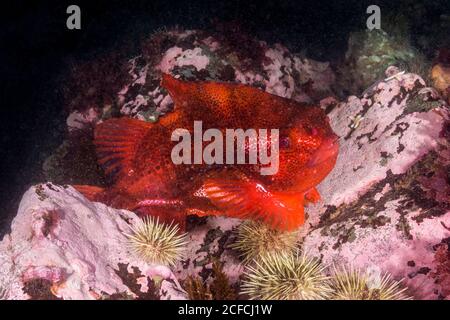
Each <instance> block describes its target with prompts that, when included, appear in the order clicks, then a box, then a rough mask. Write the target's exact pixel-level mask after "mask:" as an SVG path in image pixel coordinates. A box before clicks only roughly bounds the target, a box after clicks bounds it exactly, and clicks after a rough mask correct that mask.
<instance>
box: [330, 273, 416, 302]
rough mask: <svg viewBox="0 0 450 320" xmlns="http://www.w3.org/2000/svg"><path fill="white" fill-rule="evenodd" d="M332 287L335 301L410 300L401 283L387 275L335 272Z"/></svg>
mask: <svg viewBox="0 0 450 320" xmlns="http://www.w3.org/2000/svg"><path fill="white" fill-rule="evenodd" d="M332 286H333V289H334V291H335V293H334V295H333V299H335V300H410V299H411V297H409V296H408V295H407V294H406V288H403V287H402V286H401V281H395V280H394V279H392V276H391V275H390V274H388V273H385V274H384V275H378V276H375V277H371V276H369V274H368V273H367V272H362V271H360V270H353V269H346V268H341V269H340V270H335V272H334V276H333V281H332Z"/></svg>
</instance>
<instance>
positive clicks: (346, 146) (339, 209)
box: [303, 73, 450, 299]
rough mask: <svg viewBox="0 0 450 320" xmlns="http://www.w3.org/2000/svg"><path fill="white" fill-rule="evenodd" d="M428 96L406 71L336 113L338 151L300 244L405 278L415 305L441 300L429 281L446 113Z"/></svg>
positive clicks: (445, 188)
mask: <svg viewBox="0 0 450 320" xmlns="http://www.w3.org/2000/svg"><path fill="white" fill-rule="evenodd" d="M430 92H433V90H432V89H430V88H425V83H424V81H423V80H422V79H421V78H420V77H419V76H417V75H414V74H409V73H406V74H401V75H398V76H397V77H394V78H392V79H390V80H388V81H383V82H380V83H379V84H378V85H377V86H376V87H375V88H373V90H371V91H370V92H368V93H366V94H365V95H364V96H363V97H361V98H358V97H355V96H352V97H349V98H348V99H347V100H346V101H345V102H342V103H339V104H337V105H336V106H335V108H334V109H333V110H332V111H331V112H330V114H329V117H330V119H331V122H332V127H333V129H334V130H335V132H336V133H337V134H338V135H340V137H341V140H340V154H339V158H338V161H337V163H336V166H335V168H334V169H333V171H332V172H331V174H330V175H329V176H328V177H327V178H326V180H325V181H324V182H323V183H322V184H320V185H319V191H320V193H321V195H322V199H323V201H322V202H321V203H320V204H318V205H316V206H314V207H310V208H309V209H308V214H309V220H308V222H307V224H308V228H309V230H308V231H306V230H305V231H304V232H305V233H307V235H306V237H305V238H304V239H303V249H304V250H305V251H307V252H309V253H310V254H311V255H314V256H317V257H319V258H321V260H322V262H323V263H325V264H337V265H344V266H353V267H355V268H359V269H363V270H368V269H376V270H378V271H383V272H389V273H391V274H392V275H393V276H394V277H396V278H398V279H401V278H405V279H406V281H405V284H407V285H408V287H409V288H410V291H411V294H412V295H413V296H414V297H415V298H417V299H424V298H425V299H436V298H440V297H443V295H442V290H441V288H440V286H439V285H438V284H436V283H435V280H434V279H433V278H432V277H430V274H431V272H432V271H433V270H435V269H436V267H437V264H436V262H435V261H434V260H435V259H434V256H435V250H436V247H437V246H438V245H439V244H440V243H445V242H446V241H448V239H449V237H450V228H449V227H450V186H449V169H450V143H449V134H450V131H449V130H450V123H449V109H448V106H447V105H446V104H445V102H444V101H442V100H440V99H439V98H438V97H436V98H435V99H430V98H429V94H430Z"/></svg>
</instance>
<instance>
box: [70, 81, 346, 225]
mask: <svg viewBox="0 0 450 320" xmlns="http://www.w3.org/2000/svg"><path fill="white" fill-rule="evenodd" d="M161 84H162V86H163V87H164V88H165V89H167V90H168V92H169V94H170V96H171V97H172V99H173V101H174V103H175V106H174V111H173V112H171V113H169V114H167V115H165V116H163V117H161V119H160V120H159V122H157V123H154V124H151V123H147V122H143V121H139V120H134V119H129V118H119V119H110V120H107V121H105V122H103V123H101V124H99V125H98V126H97V127H96V130H95V144H96V146H97V153H98V157H99V163H100V164H101V165H103V166H104V168H105V172H106V173H107V174H110V175H112V176H113V177H114V183H113V184H112V185H111V186H110V187H109V188H107V189H104V190H103V189H99V188H95V187H93V188H91V187H87V186H76V187H77V188H78V189H79V190H80V191H81V192H83V193H85V195H87V196H88V198H90V199H91V200H94V201H100V202H104V203H106V204H108V205H110V206H113V207H117V208H124V209H129V210H134V211H137V212H138V213H141V214H143V215H145V214H151V215H157V216H159V217H160V218H161V219H163V220H165V221H170V220H175V221H177V222H179V223H180V224H181V226H182V227H183V226H184V222H185V218H186V215H187V214H196V215H199V216H202V215H225V216H231V217H238V218H244V219H255V220H262V221H264V222H266V223H268V224H269V225H271V226H272V227H274V228H278V229H281V230H293V229H296V228H298V227H300V226H301V225H302V224H303V223H304V210H303V205H304V204H305V203H307V202H315V201H317V200H319V199H320V196H319V194H318V192H317V191H316V190H315V188H314V187H315V186H316V185H317V184H318V183H319V182H321V181H322V180H323V179H324V178H325V177H326V176H327V175H328V173H329V172H330V171H331V170H332V169H333V167H334V164H335V162H336V159H337V155H338V142H337V136H336V135H335V134H334V133H333V131H332V129H331V127H330V125H329V121H328V118H327V116H326V115H325V113H324V111H323V110H322V109H320V108H318V107H314V106H308V107H305V106H302V105H299V104H298V103H297V102H295V101H293V100H289V99H285V98H281V97H278V96H274V95H271V94H268V93H266V92H263V91H261V90H259V89H257V88H253V87H250V86H246V85H241V84H231V83H218V82H206V81H202V82H186V81H181V80H178V79H175V78H174V77H172V76H170V75H167V74H163V77H162V81H161ZM194 121H202V127H203V131H205V130H207V129H209V128H216V129H219V130H221V131H222V133H223V136H224V139H223V140H224V142H225V129H238V128H240V129H244V130H246V129H256V130H257V129H268V131H269V132H270V129H279V135H280V144H279V148H280V149H279V170H278V172H277V173H276V174H274V175H261V172H260V169H261V165H259V164H257V165H254V164H253V165H252V164H234V165H206V164H191V165H189V164H180V165H175V164H174V163H173V162H172V160H171V152H172V148H173V147H174V146H175V145H176V144H177V143H178V142H173V141H171V135H172V132H173V131H174V130H175V129H177V128H184V129H187V130H189V131H190V132H191V135H192V137H193V124H194ZM208 143H209V142H204V143H203V147H205V146H206V145H207V144H208ZM192 145H193V141H192ZM224 153H225V146H224ZM191 155H192V158H193V155H194V153H193V150H191ZM266 166H267V165H266Z"/></svg>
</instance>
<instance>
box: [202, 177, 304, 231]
mask: <svg viewBox="0 0 450 320" xmlns="http://www.w3.org/2000/svg"><path fill="white" fill-rule="evenodd" d="M202 192H203V193H204V194H205V196H206V197H207V198H208V199H209V200H210V201H211V202H212V204H213V205H214V206H216V207H217V208H218V209H220V210H221V211H223V213H224V215H227V216H229V217H233V218H240V219H253V220H259V221H263V222H265V223H267V224H268V225H270V226H271V227H273V228H275V229H279V230H286V231H288V230H295V229H297V228H298V227H300V226H301V225H302V224H303V223H304V220H305V216H304V209H303V199H304V195H303V194H301V193H296V194H293V193H289V194H288V193H274V192H270V191H268V190H266V189H265V188H264V186H262V185H261V184H259V183H256V182H252V181H241V180H236V181H234V180H226V181H223V180H207V181H206V182H205V183H204V185H203V187H202Z"/></svg>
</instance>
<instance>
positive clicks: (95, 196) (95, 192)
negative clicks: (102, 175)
mask: <svg viewBox="0 0 450 320" xmlns="http://www.w3.org/2000/svg"><path fill="white" fill-rule="evenodd" d="M73 187H74V188H75V189H76V190H77V191H78V192H80V193H81V194H82V195H83V196H85V197H86V198H87V199H88V200H90V201H98V200H99V196H100V194H102V193H103V191H104V190H105V189H103V188H101V187H96V186H88V185H80V184H78V185H73Z"/></svg>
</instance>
